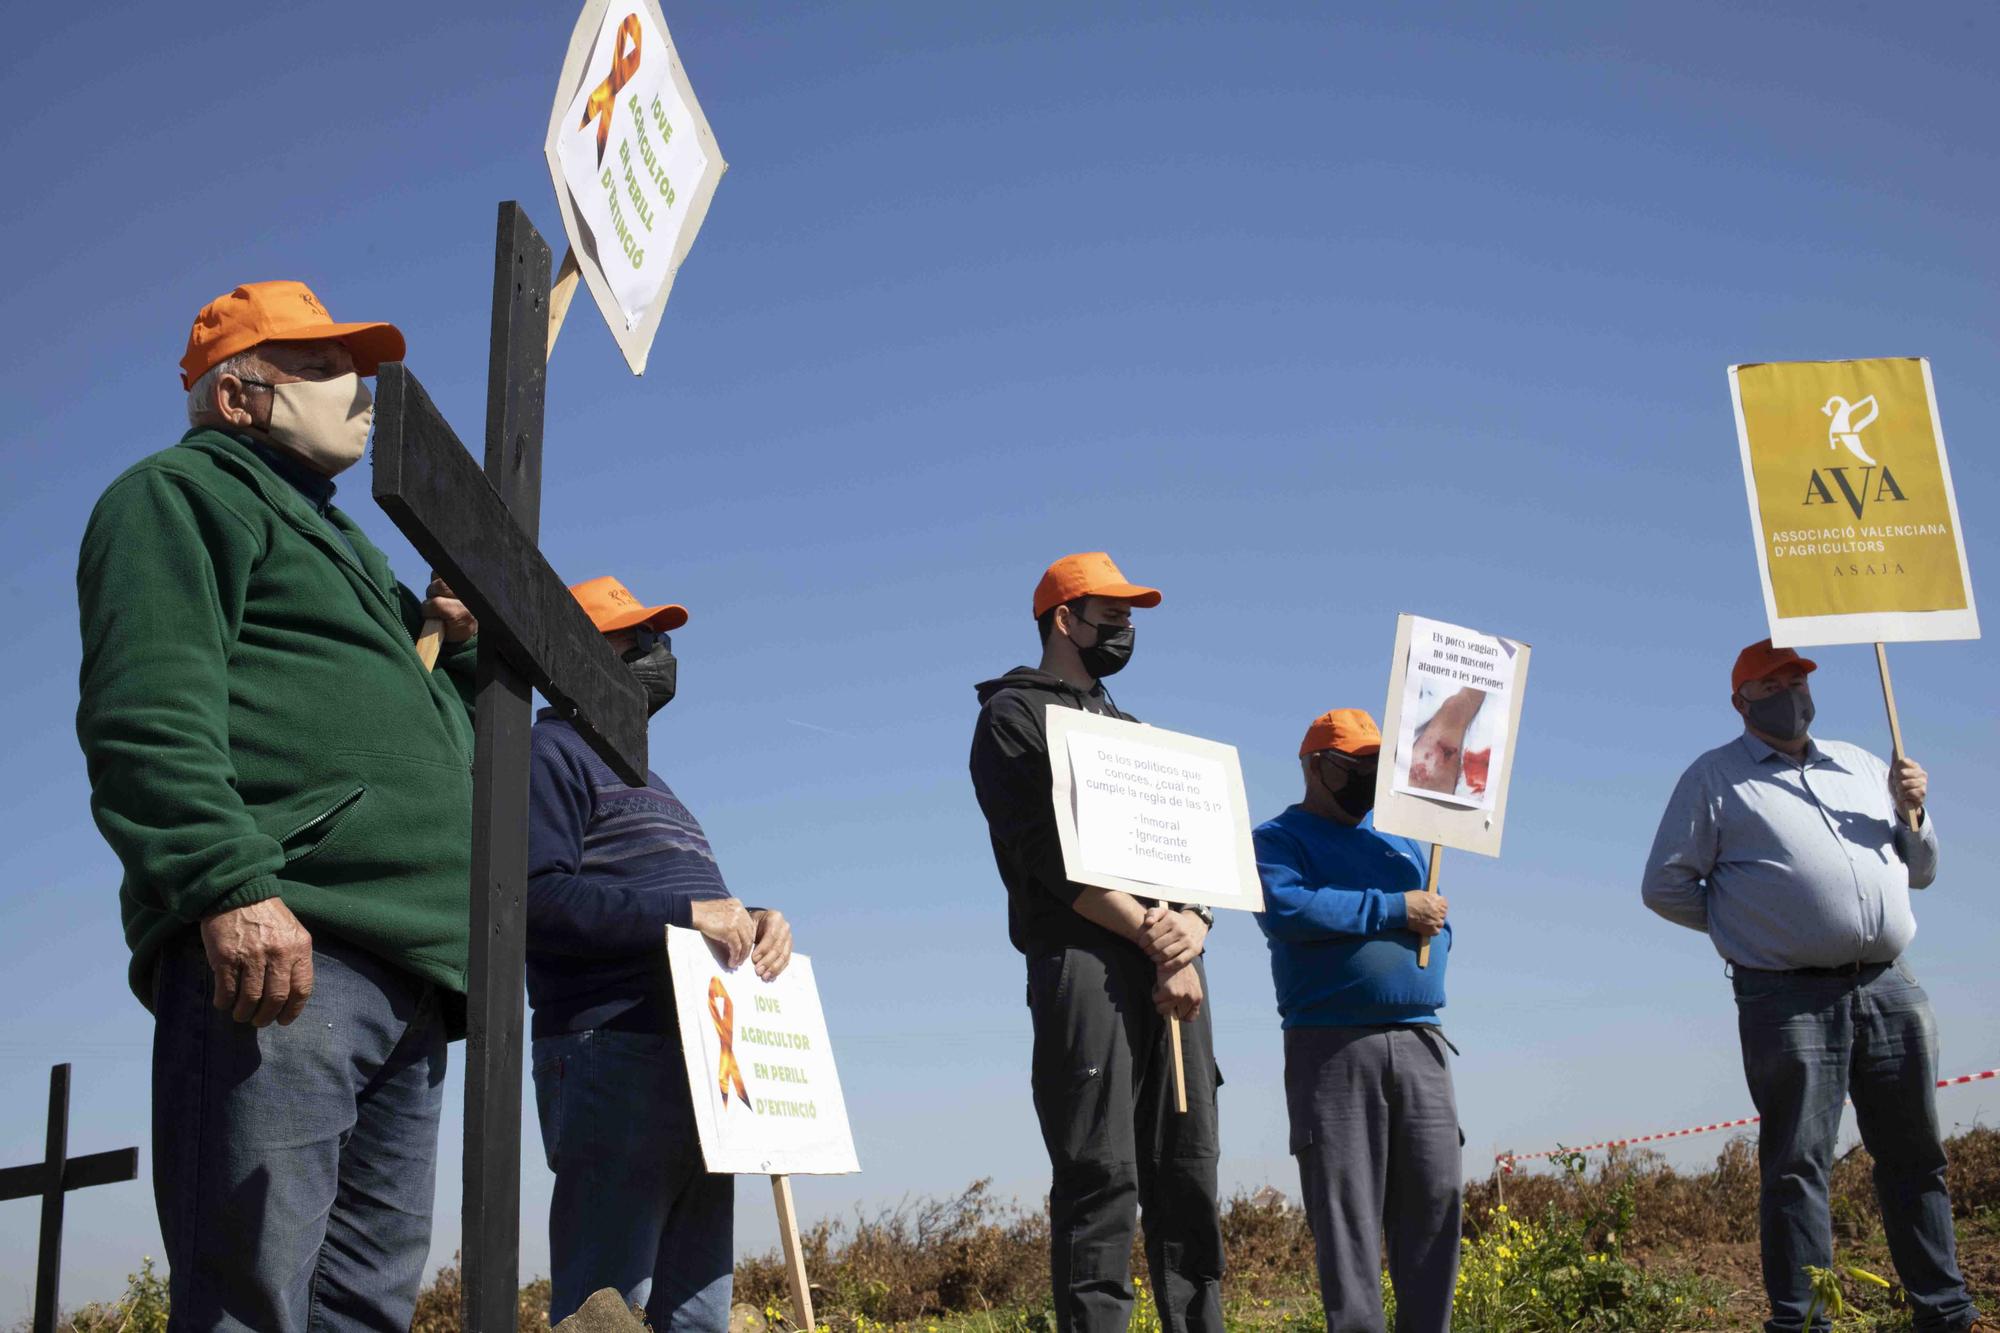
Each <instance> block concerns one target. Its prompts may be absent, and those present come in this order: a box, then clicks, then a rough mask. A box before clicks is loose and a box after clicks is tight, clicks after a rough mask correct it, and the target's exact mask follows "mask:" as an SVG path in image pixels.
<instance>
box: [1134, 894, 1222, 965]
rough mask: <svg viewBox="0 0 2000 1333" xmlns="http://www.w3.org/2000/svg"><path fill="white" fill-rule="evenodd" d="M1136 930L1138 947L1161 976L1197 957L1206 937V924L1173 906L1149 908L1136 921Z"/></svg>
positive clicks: (1193, 915) (1190, 913)
mask: <svg viewBox="0 0 2000 1333" xmlns="http://www.w3.org/2000/svg"><path fill="white" fill-rule="evenodd" d="M1139 932H1140V934H1139V943H1140V947H1141V948H1143V949H1145V951H1146V957H1148V958H1150V959H1151V960H1152V961H1153V966H1154V967H1156V968H1158V969H1159V972H1160V975H1161V976H1163V977H1164V976H1166V975H1167V974H1168V973H1170V972H1178V971H1180V969H1182V968H1184V967H1186V966H1187V965H1188V964H1189V963H1192V962H1193V961H1194V960H1195V959H1197V958H1199V957H1201V950H1202V945H1203V943H1204V942H1205V941H1206V940H1207V939H1208V923H1207V922H1205V921H1203V920H1202V919H1201V918H1200V917H1198V916H1196V915H1195V914H1194V913H1193V912H1183V911H1181V910H1180V909H1179V908H1177V907H1172V906H1166V907H1149V908H1147V909H1146V915H1145V918H1144V919H1143V920H1142V921H1141V922H1140V923H1139Z"/></svg>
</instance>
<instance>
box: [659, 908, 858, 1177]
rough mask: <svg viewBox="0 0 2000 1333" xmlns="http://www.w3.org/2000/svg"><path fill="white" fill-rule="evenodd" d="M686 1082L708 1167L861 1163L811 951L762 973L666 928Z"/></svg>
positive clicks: (834, 1169)
mask: <svg viewBox="0 0 2000 1333" xmlns="http://www.w3.org/2000/svg"><path fill="white" fill-rule="evenodd" d="M667 961H668V965H669V967H670V968H671V969H672V973H673V984H674V1003H675V1005H676V1006H678V1008H679V1011H680V1032H681V1047H682V1049H683V1050H684V1051H685V1052H686V1056H687V1071H688V1087H689V1090H690V1091H691V1092H692V1093H693V1094H694V1115H695V1124H696V1126H697V1128H698V1129H699V1130H700V1133H701V1155H702V1159H703V1160H704V1161H705V1162H707V1163H708V1169H709V1170H710V1171H715V1172H733V1173H737V1174H753V1175H781V1174H789V1175H843V1174H845V1173H847V1172H850V1171H859V1170H860V1169H861V1165H860V1163H859V1162H858V1161H857V1160H856V1158H855V1155H854V1136H853V1133H852V1132H851V1131H850V1130H849V1129H848V1125H847V1102H846V1100H845V1099H844V1098H843V1097H842V1096H841V1092H840V1075H839V1074H838V1072H836V1070H835V1069H834V1065H833V1047H832V1045H831V1043H829V1041H828V1040H827V1035H826V1017H825V1015H824V1014H823V1013H822V1012H821V1011H820V1004H819V989H818V987H817V985H816V984H815V983H814V980H813V966H812V959H810V958H808V957H806V956H805V955H804V954H797V953H795V954H793V955H792V961H791V963H790V965H789V966H787V967H786V968H785V970H784V971H783V972H781V973H779V974H778V976H777V977H776V978H775V979H773V980H771V981H763V980H760V979H759V978H758V976H757V973H756V972H755V970H753V969H752V968H751V967H750V965H749V964H748V963H745V964H744V965H743V966H741V967H737V968H727V967H724V966H723V965H722V963H721V962H720V961H719V960H718V959H717V958H716V956H715V952H714V950H712V949H711V948H710V947H709V944H708V941H707V940H706V939H705V938H704V937H703V936H702V934H701V932H700V931H696V930H683V929H681V928H680V927H678V926H669V927H667Z"/></svg>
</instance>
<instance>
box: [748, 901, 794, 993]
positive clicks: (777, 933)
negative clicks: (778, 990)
mask: <svg viewBox="0 0 2000 1333" xmlns="http://www.w3.org/2000/svg"><path fill="white" fill-rule="evenodd" d="M750 919H751V921H752V922H754V923H755V925H756V930H757V943H756V947H754V948H753V949H752V950H751V951H750V962H751V964H752V965H753V966H755V967H756V969H757V976H758V978H759V979H760V980H763V981H775V980H777V977H778V974H779V973H780V972H783V971H784V970H785V965H786V964H787V963H789V962H791V961H792V923H791V922H789V921H787V920H785V914H784V913H783V912H780V911H778V910H777V909H776V908H771V907H760V908H758V909H757V910H756V911H754V912H752V913H751V914H750Z"/></svg>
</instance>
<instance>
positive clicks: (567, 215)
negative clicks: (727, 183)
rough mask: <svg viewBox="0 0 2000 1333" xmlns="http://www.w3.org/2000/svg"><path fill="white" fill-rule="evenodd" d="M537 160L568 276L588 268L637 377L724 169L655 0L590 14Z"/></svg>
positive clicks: (619, 3) (580, 28)
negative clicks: (556, 217) (565, 243)
mask: <svg viewBox="0 0 2000 1333" xmlns="http://www.w3.org/2000/svg"><path fill="white" fill-rule="evenodd" d="M542 151H543V155H544V156H545V157H546V158H547V159H548V164H549V174H550V176H551V177H552V178H553V180H554V182H555V189H556V199H557V201H558V202H559V203H560V204H561V206H562V214H563V227H564V229H565V230H566V231H567V232H568V233H569V240H570V248H571V255H572V259H571V261H565V265H564V272H565V274H566V275H567V274H568V273H569V272H570V271H571V263H572V262H573V264H574V266H575V268H576V269H580V270H581V273H582V276H583V280H584V281H585V283H587V284H588V285H589V287H590V293H591V296H592V297H593V298H594V299H595V300H596V301H597V308H598V310H599V311H600V312H602V314H603V315H604V321H605V323H606V324H608V325H610V327H611V336H612V337H613V338H615V339H617V341H618V347H619V350H620V351H622V352H623V353H624V354H625V361H626V364H627V365H629V366H631V368H632V373H633V374H635V375H637V374H639V373H640V372H642V371H643V370H645V368H646V357H647V354H648V352H649V351H650V350H651V348H652V345H653V336H654V334H656V333H657V332H658V331H659V327H660V316H661V314H662V313H663V312H664V311H665V310H666V305H667V296H668V293H669V292H670V291H671V290H672V288H673V282H674V276H675V274H677V273H678V272H679V271H680V266H681V262H682V261H683V260H685V259H686V258H687V253H688V250H689V248H690V247H691V246H692V245H693V244H694V238H695V235H696V233H697V232H699V231H700V230H701V224H702V219H703V218H705V217H706V216H707V215H708V205H709V201H710V200H711V199H712V198H713V197H714V195H715V187H716V184H717V182H718V181H720V180H721V179H722V173H723V172H724V171H726V170H727V169H728V163H726V162H724V161H723V160H722V151H721V149H719V148H718V147H717V146H716V143H715V135H714V134H713V133H711V132H710V130H709V127H708V119H707V117H705V116H704V115H702V111H701V103H699V102H698V101H696V100H695V95H694V89H693V87H691V86H690V85H689V83H688V79H687V71H686V70H685V69H683V68H682V66H681V62H680V57H679V54H678V53H677V52H676V51H675V50H674V43H673V37H672V36H671V35H670V34H669V33H668V32H667V22H666V19H665V18H663V17H662V16H661V14H660V7H659V5H658V3H657V0H590V3H588V4H586V5H585V6H584V8H583V13H582V15H581V16H579V17H578V19H577V21H576V28H575V29H574V31H573V32H572V33H571V34H570V43H569V54H568V56H567V57H566V58H565V60H564V61H563V69H562V77H561V78H560V79H559V80H558V81H557V84H556V99H555V105H554V106H553V108H551V110H550V112H549V129H548V137H547V139H546V141H545V142H544V144H543V149H542ZM559 287H560V284H559ZM556 299H558V300H564V299H566V297H565V296H562V295H561V294H560V293H559V294H558V296H557V298H556ZM550 338H551V340H552V341H553V338H554V332H553V331H551V334H550Z"/></svg>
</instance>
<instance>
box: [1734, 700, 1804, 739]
mask: <svg viewBox="0 0 2000 1333" xmlns="http://www.w3.org/2000/svg"><path fill="white" fill-rule="evenodd" d="M1743 716H1744V719H1745V720H1746V721H1748V722H1749V723H1750V725H1751V726H1753V727H1755V728H1757V730H1759V731H1761V732H1763V733H1764V734H1765V735H1766V736H1776V737H1777V738H1778V739H1779V740H1781V741H1795V740H1797V739H1798V738H1799V737H1801V736H1803V735H1805V734H1806V728H1807V727H1810V726H1811V725H1812V720H1813V701H1812V695H1810V694H1808V693H1806V692H1805V691H1804V690H1780V691H1779V692H1778V693H1776V694H1774V695H1772V696H1771V697H1770V698H1768V699H1745V700H1744V701H1743Z"/></svg>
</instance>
